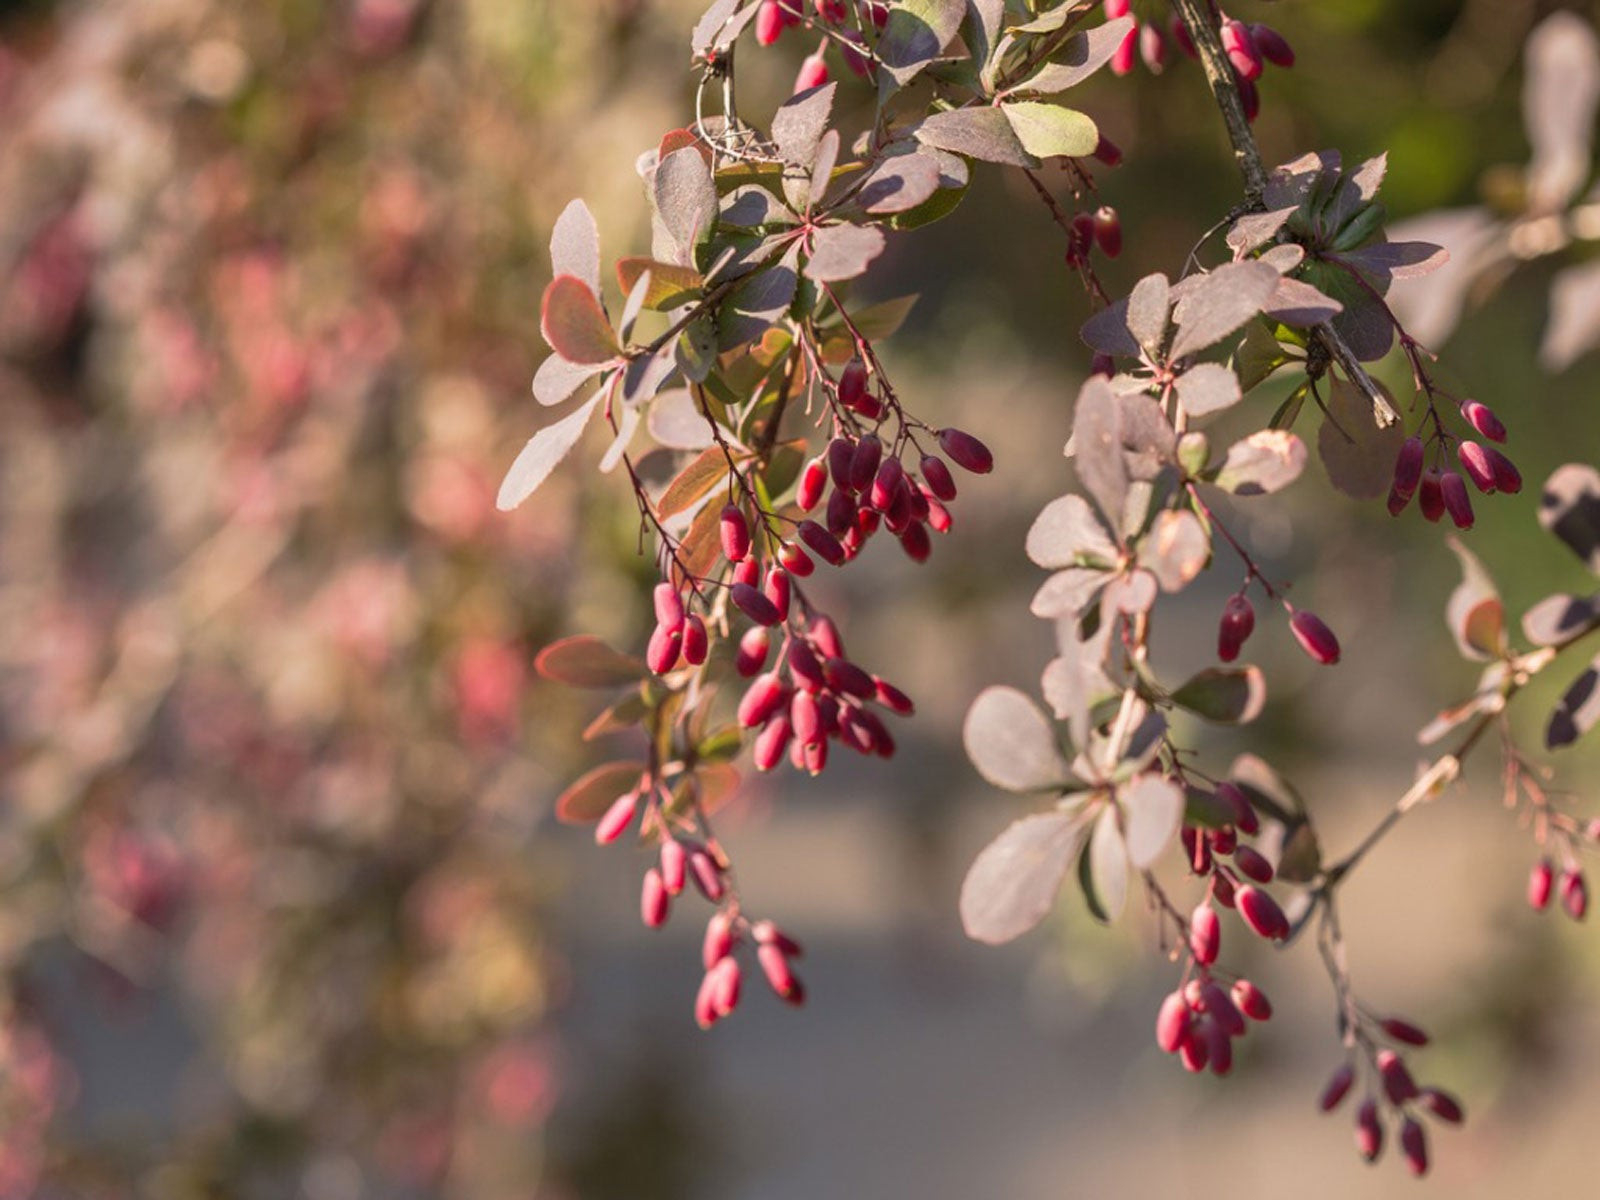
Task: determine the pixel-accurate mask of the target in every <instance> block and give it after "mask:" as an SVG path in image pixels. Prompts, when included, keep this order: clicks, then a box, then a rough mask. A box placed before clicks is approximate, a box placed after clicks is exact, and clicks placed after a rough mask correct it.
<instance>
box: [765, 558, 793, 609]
mask: <svg viewBox="0 0 1600 1200" xmlns="http://www.w3.org/2000/svg"><path fill="white" fill-rule="evenodd" d="M790 587H791V584H790V581H789V572H787V571H785V570H784V569H783V568H782V567H773V568H772V569H771V570H770V571H768V572H767V581H766V583H765V584H764V585H763V586H762V588H761V594H762V595H764V596H765V597H766V598H767V599H768V600H770V601H771V602H772V607H773V608H774V609H775V610H777V613H778V620H779V621H780V622H783V621H787V620H788V619H789V597H790Z"/></svg>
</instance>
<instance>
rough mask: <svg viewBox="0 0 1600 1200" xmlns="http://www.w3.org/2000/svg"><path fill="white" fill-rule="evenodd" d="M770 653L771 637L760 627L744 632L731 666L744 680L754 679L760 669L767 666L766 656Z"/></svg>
mask: <svg viewBox="0 0 1600 1200" xmlns="http://www.w3.org/2000/svg"><path fill="white" fill-rule="evenodd" d="M771 652H772V635H771V634H770V633H768V632H767V631H766V629H764V628H763V627H762V626H760V625H757V626H756V627H755V628H753V629H749V630H746V631H745V635H744V636H743V637H742V638H740V639H739V651H738V653H737V654H736V655H735V656H734V660H733V665H734V668H735V669H736V670H737V671H738V672H739V674H740V675H742V676H744V677H745V678H746V679H751V678H754V676H755V675H756V673H757V672H758V671H760V670H761V668H762V667H764V666H766V665H767V655H768V654H770V653H771Z"/></svg>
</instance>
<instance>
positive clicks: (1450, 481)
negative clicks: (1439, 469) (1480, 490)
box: [1439, 471, 1473, 529]
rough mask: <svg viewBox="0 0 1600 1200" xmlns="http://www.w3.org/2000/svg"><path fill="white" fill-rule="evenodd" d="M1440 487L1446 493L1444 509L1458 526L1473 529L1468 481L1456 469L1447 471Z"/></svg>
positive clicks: (1458, 527) (1440, 482)
mask: <svg viewBox="0 0 1600 1200" xmlns="http://www.w3.org/2000/svg"><path fill="white" fill-rule="evenodd" d="M1439 489H1440V491H1441V492H1442V493H1443V495H1444V509H1445V511H1446V512H1447V513H1449V514H1450V519H1451V520H1452V521H1454V522H1455V526H1456V528H1457V529H1471V528H1472V522H1473V516H1472V497H1471V496H1469V495H1467V481H1466V480H1464V479H1462V478H1461V476H1460V475H1458V474H1456V473H1455V472H1454V471H1446V472H1445V473H1444V477H1443V478H1442V479H1440V481H1439Z"/></svg>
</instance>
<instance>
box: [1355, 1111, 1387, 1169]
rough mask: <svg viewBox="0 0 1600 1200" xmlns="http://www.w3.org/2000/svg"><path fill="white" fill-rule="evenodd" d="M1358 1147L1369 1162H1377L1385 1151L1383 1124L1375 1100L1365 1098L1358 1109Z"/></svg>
mask: <svg viewBox="0 0 1600 1200" xmlns="http://www.w3.org/2000/svg"><path fill="white" fill-rule="evenodd" d="M1356 1149H1357V1150H1358V1151H1359V1152H1360V1154H1361V1157H1362V1158H1364V1159H1366V1160H1367V1161H1368V1162H1375V1161H1376V1160H1377V1158H1378V1155H1380V1154H1382V1153H1383V1126H1382V1125H1381V1124H1380V1123H1379V1122H1378V1105H1377V1102H1376V1101H1374V1100H1371V1099H1367V1100H1363V1101H1362V1102H1361V1107H1360V1108H1359V1109H1357V1110H1356Z"/></svg>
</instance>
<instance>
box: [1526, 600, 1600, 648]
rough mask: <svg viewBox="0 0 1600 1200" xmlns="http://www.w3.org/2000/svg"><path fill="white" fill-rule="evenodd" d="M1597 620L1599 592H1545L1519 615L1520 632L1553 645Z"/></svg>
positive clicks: (1599, 619)
mask: <svg viewBox="0 0 1600 1200" xmlns="http://www.w3.org/2000/svg"><path fill="white" fill-rule="evenodd" d="M1597 622H1600V593H1597V594H1596V595H1593V596H1567V595H1558V596H1546V597H1545V598H1544V599H1543V600H1541V601H1539V603H1537V604H1535V605H1534V606H1533V607H1532V608H1530V609H1529V610H1528V611H1527V612H1526V613H1524V614H1523V617H1522V633H1523V636H1525V637H1526V638H1527V639H1528V640H1529V641H1530V642H1532V643H1533V644H1534V645H1535V646H1555V645H1559V644H1560V643H1562V642H1565V641H1567V640H1568V639H1570V638H1573V637H1576V636H1577V635H1578V634H1579V633H1581V632H1582V631H1584V630H1586V629H1589V628H1591V627H1592V626H1594V625H1595V624H1596V623H1597Z"/></svg>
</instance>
